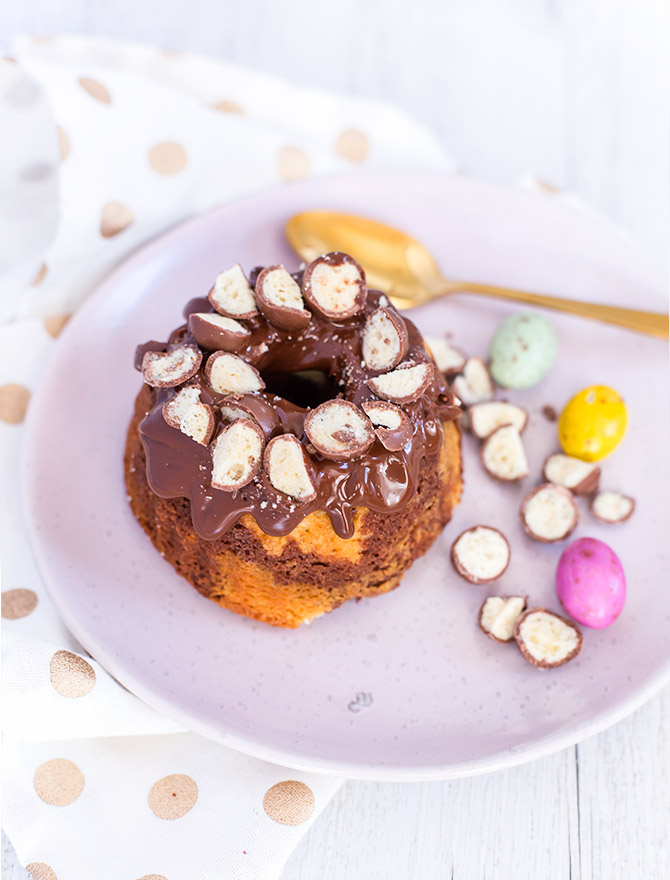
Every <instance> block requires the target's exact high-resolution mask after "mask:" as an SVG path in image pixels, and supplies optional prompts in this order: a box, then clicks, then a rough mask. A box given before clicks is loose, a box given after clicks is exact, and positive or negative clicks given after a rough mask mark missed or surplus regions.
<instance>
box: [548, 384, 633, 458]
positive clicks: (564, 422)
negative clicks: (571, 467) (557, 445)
mask: <svg viewBox="0 0 670 880" xmlns="http://www.w3.org/2000/svg"><path fill="white" fill-rule="evenodd" d="M627 420H628V416H627V413H626V404H625V403H624V402H623V400H622V399H621V397H620V395H619V394H618V393H617V392H616V391H615V390H614V389H613V388H608V387H607V386H606V385H591V386H590V387H589V388H584V389H583V391H580V392H579V394H575V396H574V397H573V398H572V400H571V401H570V402H569V403H568V404H567V405H566V407H565V409H564V410H563V412H562V413H561V418H560V420H559V423H558V437H559V440H560V441H561V446H562V447H563V450H564V451H565V453H566V454H567V455H572V456H574V457H575V458H581V459H582V460H583V461H600V459H601V458H605V456H606V455H609V454H610V452H613V451H614V450H615V449H616V447H617V446H618V445H619V443H620V442H621V438H622V437H623V435H624V434H625V433H626V422H627Z"/></svg>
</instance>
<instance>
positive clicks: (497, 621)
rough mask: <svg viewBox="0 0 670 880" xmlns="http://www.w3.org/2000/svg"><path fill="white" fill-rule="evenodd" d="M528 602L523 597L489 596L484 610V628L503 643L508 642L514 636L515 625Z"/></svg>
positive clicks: (482, 620)
mask: <svg viewBox="0 0 670 880" xmlns="http://www.w3.org/2000/svg"><path fill="white" fill-rule="evenodd" d="M525 604H526V600H525V599H524V598H523V596H510V597H509V598H508V599H503V598H502V597H500V596H489V598H488V599H487V600H486V602H484V607H483V609H482V616H481V624H482V628H483V629H484V630H485V631H486V632H489V633H491V635H492V636H494V637H495V638H496V639H500V641H501V642H508V641H509V640H510V639H511V638H512V636H513V635H514V624H515V623H516V622H517V619H518V618H519V616H520V615H521V613H522V611H523V609H524V606H525Z"/></svg>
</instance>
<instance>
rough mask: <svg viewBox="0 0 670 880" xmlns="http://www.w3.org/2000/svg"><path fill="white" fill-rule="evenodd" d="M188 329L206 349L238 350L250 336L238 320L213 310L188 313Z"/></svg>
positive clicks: (248, 331)
mask: <svg viewBox="0 0 670 880" xmlns="http://www.w3.org/2000/svg"><path fill="white" fill-rule="evenodd" d="M188 329H189V330H190V331H191V333H192V334H193V336H195V341H196V342H197V343H198V345H199V346H201V347H202V348H205V349H207V351H240V349H242V348H244V346H245V345H246V343H247V342H248V340H249V337H250V336H251V331H250V330H248V329H247V328H246V327H245V326H244V325H243V324H240V322H239V321H236V320H235V319H234V318H226V317H224V316H223V315H217V314H216V313H214V312H194V313H193V314H192V315H189V316H188Z"/></svg>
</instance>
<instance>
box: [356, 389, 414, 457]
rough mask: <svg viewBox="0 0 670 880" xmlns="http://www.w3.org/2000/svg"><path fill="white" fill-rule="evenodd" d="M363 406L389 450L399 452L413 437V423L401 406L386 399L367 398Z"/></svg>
mask: <svg viewBox="0 0 670 880" xmlns="http://www.w3.org/2000/svg"><path fill="white" fill-rule="evenodd" d="M361 408H362V410H363V412H364V413H365V415H366V416H367V417H368V418H369V419H370V421H371V422H372V424H373V425H375V426H376V427H375V434H376V435H377V437H378V438H379V441H380V443H381V444H382V446H383V447H384V448H385V449H388V450H389V452H397V451H398V450H399V449H402V448H403V447H404V446H406V445H407V443H408V442H409V441H410V440H411V439H412V423H411V422H410V420H409V419H408V418H407V416H406V415H405V413H404V412H403V411H402V410H401V409H400V407H399V406H396V405H395V404H394V403H389V402H388V401H386V400H366V401H364V402H363V403H362V404H361Z"/></svg>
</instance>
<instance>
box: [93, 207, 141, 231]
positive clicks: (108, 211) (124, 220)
mask: <svg viewBox="0 0 670 880" xmlns="http://www.w3.org/2000/svg"><path fill="white" fill-rule="evenodd" d="M133 220H134V217H133V212H132V211H131V210H130V208H128V207H127V206H126V205H122V204H121V202H108V203H107V204H106V205H105V207H104V208H103V209H102V216H101V218H100V234H101V235H102V236H103V237H104V238H112V236H114V235H118V234H119V232H123V230H124V229H127V228H128V227H129V226H130V224H131V223H132V222H133Z"/></svg>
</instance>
